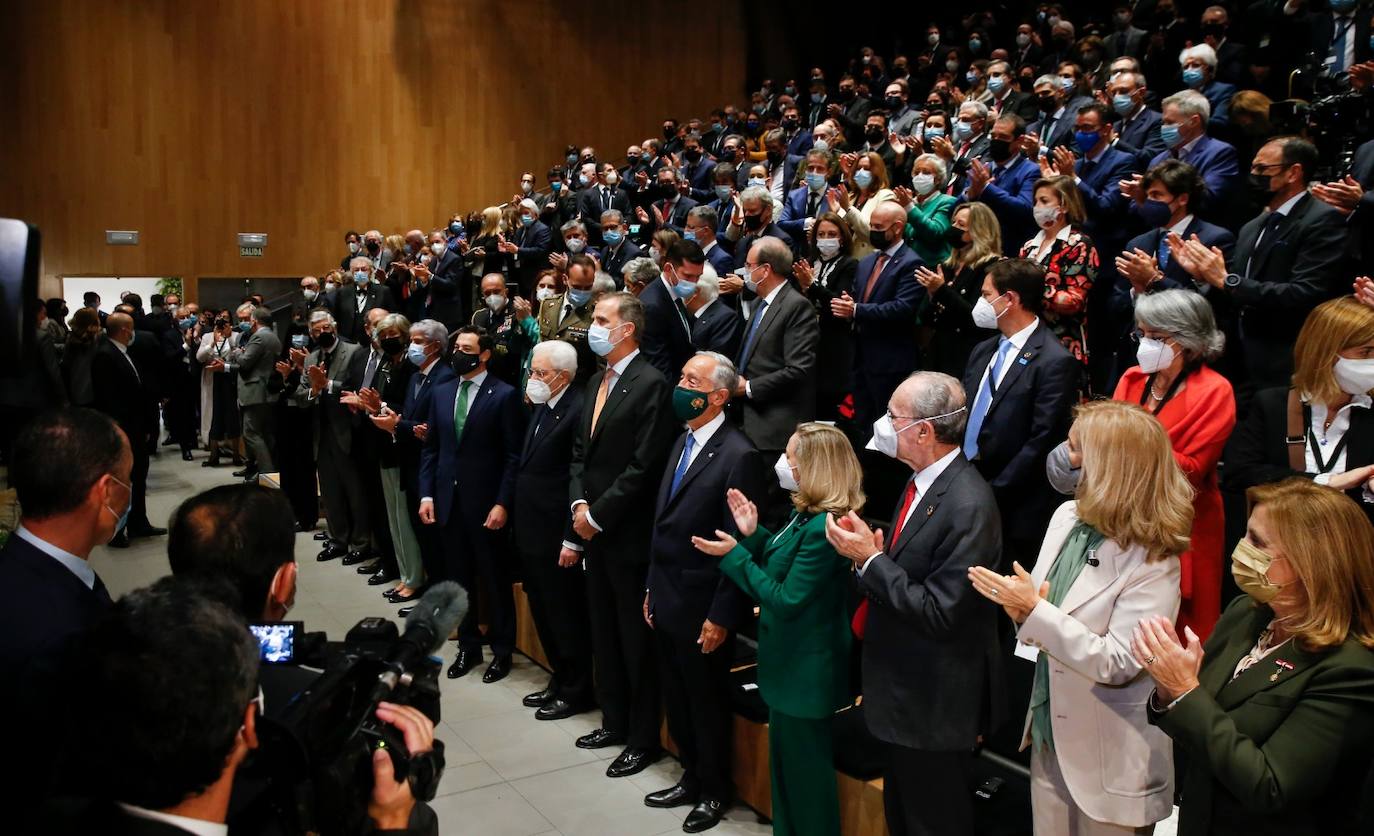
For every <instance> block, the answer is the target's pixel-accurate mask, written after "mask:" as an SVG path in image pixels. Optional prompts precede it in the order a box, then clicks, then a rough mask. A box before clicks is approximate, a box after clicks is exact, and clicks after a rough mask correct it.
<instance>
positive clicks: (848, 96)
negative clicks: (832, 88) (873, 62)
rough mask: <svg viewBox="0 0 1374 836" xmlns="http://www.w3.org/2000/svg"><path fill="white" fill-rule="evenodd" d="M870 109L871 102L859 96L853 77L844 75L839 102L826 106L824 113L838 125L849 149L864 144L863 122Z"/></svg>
mask: <svg viewBox="0 0 1374 836" xmlns="http://www.w3.org/2000/svg"><path fill="white" fill-rule="evenodd" d="M872 109H873V102H871V101H869V100H868V99H866V98H864V97H863V96H860V95H859V91H858V85H857V82H856V81H855V80H854V76H852V75H850V74H849V73H845V74H844V75H842V76H840V85H839V101H838V102H832V103H831V104H829V105H827V106H826V109H825V111H826V116H829V117H830V118H831V119H834V120H835V121H836V122H839V123H840V129H841V130H842V131H844V137H845V142H847V143H848V144H849V147H850V148H857V147H859V146H860V145H862V144H863V142H864V122H865V121H866V120H867V119H868V111H870V110H872ZM822 118H824V117H822ZM812 127H815V125H812Z"/></svg>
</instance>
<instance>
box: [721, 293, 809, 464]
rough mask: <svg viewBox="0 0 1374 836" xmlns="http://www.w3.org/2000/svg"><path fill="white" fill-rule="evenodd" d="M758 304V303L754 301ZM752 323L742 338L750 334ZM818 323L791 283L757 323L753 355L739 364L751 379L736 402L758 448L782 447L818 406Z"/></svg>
mask: <svg viewBox="0 0 1374 836" xmlns="http://www.w3.org/2000/svg"><path fill="white" fill-rule="evenodd" d="M756 304H757V303H756ZM748 335H749V323H748V322H746V323H745V326H744V336H743V337H742V338H741V340H742V342H743V341H747V340H748V339H749V336H748ZM819 343H820V326H819V325H818V324H817V321H816V314H815V311H814V310H813V309H812V307H811V303H810V301H808V300H807V298H806V297H805V296H802V295H801V292H800V291H798V290H796V289H795V288H793V287H792V285H791V284H790V283H786V282H785V283H783V285H782V287H781V288H780V289H779V290H778V295H777V296H775V297H773V302H772V304H770V305H769V306H768V309H767V310H766V311H765V313H764V315H763V319H762V320H761V321H760V322H759V327H758V332H757V334H755V336H754V339H753V343H752V345H750V346H745V345H743V344H741V347H740V351H741V352H743V351H745V349H746V348H748V351H749V356H748V357H747V358H743V359H744V360H745V362H744V363H743V364H740V363H738V360H739V359H741V358H739V357H737V358H736V360H737V362H736V366H737V367H738V368H739V372H740V375H741V376H743V377H744V378H745V380H747V381H748V382H749V396H748V397H745V398H740V399H739V400H737V401H733V402H732V406H731V408H732V409H738V410H739V415H740V416H741V418H742V420H743V422H744V434H745V435H747V436H749V439H750V440H751V441H753V442H754V446H756V447H758V448H759V449H760V450H765V451H772V450H782V449H783V448H785V447H786V446H787V439H789V438H791V437H792V432H793V430H795V429H796V428H797V425H798V424H800V423H802V422H803V421H810V420H811V418H812V416H813V414H814V413H815V409H816V378H815V375H814V374H813V373H812V372H813V370H814V369H815V368H816V347H817V345H818V344H819Z"/></svg>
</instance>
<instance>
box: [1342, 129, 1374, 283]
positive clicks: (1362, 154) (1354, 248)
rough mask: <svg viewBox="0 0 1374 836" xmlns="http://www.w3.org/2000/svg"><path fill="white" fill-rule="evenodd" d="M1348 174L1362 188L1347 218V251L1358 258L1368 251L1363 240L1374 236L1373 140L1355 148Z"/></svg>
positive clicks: (1352, 256) (1367, 245)
mask: <svg viewBox="0 0 1374 836" xmlns="http://www.w3.org/2000/svg"><path fill="white" fill-rule="evenodd" d="M1350 176H1351V177H1354V178H1355V179H1356V180H1358V181H1359V183H1360V185H1361V186H1362V187H1363V188H1364V194H1363V195H1361V196H1360V202H1359V203H1358V204H1356V206H1355V211H1354V212H1353V213H1351V215H1350V217H1349V218H1348V219H1347V223H1348V224H1349V226H1350V231H1351V234H1350V237H1349V240H1348V247H1347V251H1348V252H1349V254H1350V257H1351V258H1355V259H1359V258H1363V256H1364V254H1365V253H1366V252H1369V247H1370V245H1369V244H1366V243H1365V242H1366V241H1369V240H1370V239H1371V238H1374V140H1370V141H1368V142H1365V143H1363V144H1362V145H1360V147H1359V148H1357V149H1355V159H1354V160H1353V161H1352V163H1351V166H1350Z"/></svg>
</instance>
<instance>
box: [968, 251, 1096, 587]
mask: <svg viewBox="0 0 1374 836" xmlns="http://www.w3.org/2000/svg"><path fill="white" fill-rule="evenodd" d="M982 298H983V300H985V301H983V302H979V303H978V305H979V307H982V308H983V309H984V310H986V309H987V307H988V306H990V307H991V309H992V310H991V316H990V317H988V318H990V319H995V320H996V327H997V329H998V330H999V331H1001V332H1002V333H1001V336H998V337H994V338H992V339H989V340H985V341H984V342H981V343H979V344H978V345H977V346H976V347H975V348H974V349H973V353H972V354H970V355H969V360H968V366H967V367H966V368H965V370H964V381H963V383H964V391H965V392H972V393H973V401H972V403H971V404H970V405H969V413H968V416H969V417H968V429H967V430H966V431H965V434H964V455H965V457H966V458H968V459H969V460H970V461H972V462H973V464H974V466H975V467H977V468H978V472H979V473H981V474H982V475H983V478H984V479H986V480H987V481H988V484H989V485H991V486H992V491H993V495H994V496H996V497H997V507H998V508H999V509H1000V511H1001V515H1002V541H1003V559H1002V564H1003V565H1002V568H1003V569H1004V570H1009V569H1010V567H1011V563H1012V561H1013V560H1019V561H1020V562H1021V564H1022V565H1030V564H1031V563H1033V562H1034V558H1035V555H1036V554H1037V553H1038V550H1039V548H1040V540H1041V538H1043V537H1044V535H1045V529H1046V527H1047V526H1048V525H1049V520H1050V516H1051V515H1052V514H1053V513H1054V508H1055V506H1056V505H1057V504H1058V500H1057V498H1056V495H1055V493H1054V492H1053V491H1051V490H1050V488H1049V482H1048V480H1047V479H1046V478H1045V457H1046V456H1047V455H1049V452H1050V450H1051V449H1052V448H1054V446H1055V445H1057V444H1059V442H1061V441H1063V440H1064V438H1065V437H1066V436H1067V435H1068V432H1069V422H1070V413H1071V411H1072V409H1073V404H1074V403H1075V402H1076V401H1077V398H1078V389H1079V381H1080V380H1081V379H1082V375H1083V368H1082V364H1080V363H1079V362H1078V361H1077V360H1075V359H1074V358H1073V355H1071V354H1069V352H1068V351H1067V350H1065V348H1064V347H1063V346H1062V345H1061V344H1060V343H1059V340H1058V339H1056V338H1055V336H1054V334H1053V333H1052V332H1051V331H1050V329H1049V327H1048V326H1046V325H1045V324H1044V322H1042V321H1041V320H1040V312H1041V311H1042V310H1043V309H1044V304H1045V301H1044V300H1045V271H1044V269H1043V268H1042V267H1040V265H1038V264H1036V263H1034V262H1032V261H1029V260H1027V259H1023V258H1015V259H1008V260H1006V261H1001V262H998V263H997V264H994V265H993V266H992V267H991V268H989V270H988V273H987V276H986V277H985V278H984V280H983V293H982ZM975 310H977V308H975ZM977 322H978V320H975V323H977ZM988 324H992V323H991V322H989V323H988Z"/></svg>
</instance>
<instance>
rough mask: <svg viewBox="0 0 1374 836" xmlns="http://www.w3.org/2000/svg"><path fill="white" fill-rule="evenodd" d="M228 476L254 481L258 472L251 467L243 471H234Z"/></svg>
mask: <svg viewBox="0 0 1374 836" xmlns="http://www.w3.org/2000/svg"><path fill="white" fill-rule="evenodd" d="M229 475H231V476H233V477H234V478H236V479H254V478H256V477H257V475H258V471H257V469H256V468H253V467H245V468H244V469H243V470H235V471H234V472H233V473H231V474H229Z"/></svg>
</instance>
